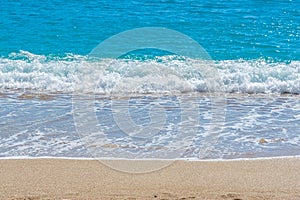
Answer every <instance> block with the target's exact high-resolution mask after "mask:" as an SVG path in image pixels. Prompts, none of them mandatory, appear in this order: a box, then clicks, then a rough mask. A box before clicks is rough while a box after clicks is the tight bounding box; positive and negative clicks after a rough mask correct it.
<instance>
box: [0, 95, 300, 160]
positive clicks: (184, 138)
mask: <svg viewBox="0 0 300 200" xmlns="http://www.w3.org/2000/svg"><path fill="white" fill-rule="evenodd" d="M41 97H44V96H43V95H37V94H35V95H33V94H30V95H27V96H26V95H22V94H20V93H19V94H18V93H4V94H2V95H1V98H0V102H1V105H3V106H1V110H0V114H1V115H0V116H1V126H0V132H1V135H0V137H1V138H0V142H1V145H0V156H1V157H10V156H31V157H40V156H58V157H102V158H105V157H108V158H111V157H114V158H130V159H134V158H139V159H147V158H148V159H149V158H161V159H174V158H178V159H179V158H193V159H216V158H223V159H232V158H257V157H273V156H291V155H299V152H300V149H299V146H300V144H299V141H300V136H299V132H300V127H299V122H300V118H299V116H300V107H299V105H300V98H299V96H298V95H228V94H227V96H226V97H225V96H222V95H221V97H220V96H218V97H215V96H214V95H211V94H198V95H196V96H195V94H193V95H192V96H190V95H188V94H186V95H181V96H178V95H176V96H175V95H159V96H156V97H153V96H152V95H150V96H149V95H144V96H137V97H130V98H127V99H122V98H121V99H116V98H114V99H112V98H110V97H105V96H103V95H98V96H97V95H96V98H95V101H94V100H93V99H90V98H87V97H86V96H85V97H84V99H82V98H79V97H77V96H74V99H76V98H77V100H73V101H77V102H76V105H75V107H76V106H77V108H74V107H72V95H66V94H51V95H49V96H48V98H45V97H44V99H41ZM214 98H219V99H220V98H221V99H223V100H224V101H218V102H217V101H215V100H214ZM79 99H80V100H79ZM83 101H85V102H83ZM86 102H90V103H92V104H93V106H94V107H93V108H94V111H95V114H96V120H97V122H98V125H99V127H100V128H99V131H98V132H94V131H91V129H86V130H84V129H82V128H81V129H80V124H78V121H76V120H75V121H76V122H77V124H75V123H74V118H73V117H74V116H73V115H80V114H84V113H80V109H78V107H81V106H85V105H86ZM124 102H126V103H124ZM127 102H129V103H128V104H127ZM73 103H74V102H73ZM112 105H113V106H114V107H113V106H112ZM187 105H189V106H191V107H193V106H195V107H194V108H195V109H198V110H197V112H196V114H197V113H198V115H195V116H197V120H198V121H193V122H192V123H191V118H193V117H194V116H189V117H190V118H188V121H184V119H185V118H184V114H183V113H184V112H185V110H187V109H188V108H187V107H185V106H187ZM73 106H74V105H73ZM158 107H159V108H161V109H160V110H156V109H155V108H158ZM214 109H217V110H219V111H218V112H215V111H213V110H214ZM117 110H119V111H120V112H121V111H122V112H127V111H129V115H128V116H129V117H130V118H131V119H132V121H133V123H134V124H135V125H137V127H139V128H141V129H142V130H144V132H142V134H140V135H138V134H137V135H134V134H133V132H134V131H133V130H134V129H133V128H132V127H131V128H130V127H129V126H130V124H129V122H128V119H127V120H124V121H125V123H123V124H120V122H118V118H116V115H117ZM155 112H157V113H155ZM189 112H190V114H195V112H194V111H191V110H190V111H189ZM155 114H158V116H160V117H159V118H158V117H157V115H155ZM221 114H224V116H223V117H224V118H222V116H219V117H220V118H222V119H224V121H222V120H219V121H216V120H214V119H212V117H216V116H217V115H221ZM151 117H152V118H151ZM155 117H156V118H155ZM150 118H151V119H152V121H151V119H150ZM153 119H154V120H153ZM155 119H159V120H162V119H163V120H165V123H163V124H162V125H160V124H159V121H155ZM82 123H88V122H82ZM155 123H156V124H155ZM184 123H188V125H184ZM213 123H215V125H214V124H213ZM149 124H150V125H151V127H157V128H158V129H159V130H157V132H147V130H146V129H147V127H149ZM76 126H77V131H78V130H79V132H76V129H75V128H76ZM124 126H125V128H124ZM126 126H127V128H128V127H129V129H126ZM78 127H79V128H78ZM86 127H88V128H89V126H84V127H83V128H86ZM211 127H214V128H213V129H212V128H211ZM82 130H84V131H86V132H85V133H82ZM128 130H131V132H128ZM126 131H127V132H126ZM152 131H153V130H152ZM261 139H264V140H265V141H263V142H262V141H261ZM162 153H163V154H162Z"/></svg>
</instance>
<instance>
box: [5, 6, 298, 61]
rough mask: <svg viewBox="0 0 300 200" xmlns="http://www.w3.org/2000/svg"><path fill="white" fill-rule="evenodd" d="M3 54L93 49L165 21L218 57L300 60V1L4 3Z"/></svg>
mask: <svg viewBox="0 0 300 200" xmlns="http://www.w3.org/2000/svg"><path fill="white" fill-rule="evenodd" d="M0 12H1V18H0V37H1V40H0V48H1V49H0V53H1V55H2V56H7V55H8V54H10V53H11V52H18V51H19V50H24V51H28V52H31V53H33V54H39V55H49V54H54V55H63V54H65V53H73V54H78V55H86V54H88V53H89V52H90V51H91V50H92V49H93V48H94V47H95V46H96V45H97V44H98V43H99V42H101V41H103V40H105V39H107V38H108V37H111V36H113V35H115V34H117V33H119V32H122V31H126V30H130V29H133V28H140V27H165V28H169V29H174V30H177V31H179V32H182V33H184V34H186V35H188V36H190V37H192V38H193V39H195V40H196V41H197V42H199V43H200V44H201V45H202V46H203V47H204V48H205V49H206V50H207V51H208V53H209V54H210V55H211V56H212V58H213V59H217V60H231V59H239V58H243V59H257V58H261V57H263V58H269V57H270V58H272V59H279V60H299V54H300V53H299V46H300V40H299V37H300V35H299V34H300V33H299V24H300V13H299V12H300V2H299V0H273V1H263V0H251V1H241V0H237V1H225V0H212V1H193V0H189V1H181V0H174V1H173V0H170V1H169V0H155V1H151V2H144V1H125V2H124V1H107V0H101V1H98V0H96V1H86V2H82V1H61V0H54V1H50V0H45V1H43V2H38V1H33V0H29V1H28V0H19V1H3V2H2V3H1V5H0Z"/></svg>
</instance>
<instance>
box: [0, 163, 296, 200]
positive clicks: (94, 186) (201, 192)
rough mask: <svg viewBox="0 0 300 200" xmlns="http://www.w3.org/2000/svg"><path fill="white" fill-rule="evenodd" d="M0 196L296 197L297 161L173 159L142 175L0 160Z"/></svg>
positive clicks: (93, 166) (101, 168) (99, 165)
mask: <svg viewBox="0 0 300 200" xmlns="http://www.w3.org/2000/svg"><path fill="white" fill-rule="evenodd" d="M122 162H124V161H122ZM151 162H155V161H151ZM135 163H137V162H136V161H132V162H130V163H129V165H128V163H127V167H130V165H132V167H133V166H135ZM147 164H149V163H147ZM0 199H228V200H229V199H232V200H233V199H235V200H238V199H300V159H299V158H284V159H282V158H281V159H265V160H251V161H250V160H248V161H246V160H244V161H209V162H207V161H204V162H203V161H195V162H193V161H192V162H191V161H190V162H188V161H176V162H174V163H173V164H171V165H170V166H168V167H165V168H163V169H161V170H158V171H154V172H151V173H142V174H132V173H124V172H120V171H117V170H113V169H111V168H110V167H108V166H106V165H103V163H102V162H99V161H97V160H67V159H29V160H28V159H16V160H0Z"/></svg>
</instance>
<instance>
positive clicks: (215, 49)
mask: <svg viewBox="0 0 300 200" xmlns="http://www.w3.org/2000/svg"><path fill="white" fill-rule="evenodd" d="M0 13H1V14H0V16H1V17H0V157H1V158H19V157H23V158H39V157H64V158H66V157H67V158H115V159H187V160H189V159H190V160H211V159H212V160H220V159H222V160H223V159H224V160H232V159H256V158H270V157H271V158H273V157H285V156H299V155H300V96H299V94H300V1H299V0H248V1H242V0H210V1H203V0H187V1H183V0H152V1H140V0H134V1H132V0H128V1H120V0H115V1H108V0H93V1H79V0H74V1H63V0H43V1H35V0H11V1H2V2H1V4H0Z"/></svg>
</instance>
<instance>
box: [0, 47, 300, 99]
mask: <svg viewBox="0 0 300 200" xmlns="http://www.w3.org/2000/svg"><path fill="white" fill-rule="evenodd" d="M199 62H200V61H199V60H193V59H189V58H182V57H179V56H161V57H155V58H152V59H144V60H137V59H102V60H99V61H90V60H89V59H88V57H87V56H81V55H73V54H67V55H65V56H63V57H56V56H44V55H35V54H32V53H30V52H26V51H20V52H18V53H11V54H10V55H9V56H8V57H2V58H0V89H1V90H2V91H5V90H30V91H37V92H62V93H70V92H73V91H74V87H75V85H76V84H77V83H78V81H79V79H80V76H81V74H82V69H85V73H86V72H88V73H90V74H91V75H92V76H93V77H91V79H90V80H91V81H95V80H96V81H97V87H96V88H90V87H89V83H88V82H86V83H85V87H83V89H84V91H83V92H98V93H104V94H110V93H118V92H120V91H123V92H124V91H125V92H133V93H141V94H142V93H161V92H167V93H168V92H169V93H172V92H179V93H180V92H190V91H197V92H210V90H209V88H208V86H207V85H208V81H209V80H206V78H205V74H204V73H206V72H203V71H202V70H201V69H203V68H197V67H195V66H197V63H199ZM213 63H214V67H215V68H216V69H217V71H218V75H216V79H218V80H219V81H220V82H221V84H222V85H223V86H224V91H225V92H229V93H279V94H282V93H292V94H299V93H300V61H290V62H275V61H268V60H266V59H255V60H243V59H239V60H221V61H214V62H213ZM87 69H88V71H87ZM91 85H92V84H91Z"/></svg>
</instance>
